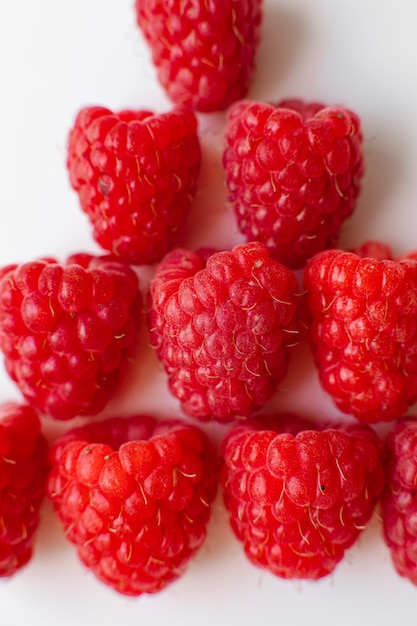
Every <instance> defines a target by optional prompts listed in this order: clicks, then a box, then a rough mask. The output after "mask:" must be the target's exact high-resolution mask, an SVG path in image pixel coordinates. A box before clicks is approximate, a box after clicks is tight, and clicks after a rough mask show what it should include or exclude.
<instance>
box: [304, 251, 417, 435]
mask: <svg viewBox="0 0 417 626" xmlns="http://www.w3.org/2000/svg"><path fill="white" fill-rule="evenodd" d="M305 285H306V288H307V291H308V292H309V293H308V301H309V308H310V313H311V316H312V323H311V327H310V336H311V342H312V346H313V352H314V357H315V360H316V363H317V366H318V370H319V375H320V381H321V383H322V385H323V387H324V389H325V390H326V391H327V392H328V393H329V394H330V395H331V396H332V397H333V399H334V401H335V402H336V404H337V406H338V407H339V408H340V409H341V410H342V411H344V412H345V413H351V414H353V415H355V416H356V417H357V418H358V419H360V420H362V421H364V422H368V423H373V422H378V421H391V420H394V419H398V418H399V417H401V416H402V415H403V414H404V413H405V412H406V410H407V409H408V407H409V406H410V405H411V404H413V403H414V402H415V401H416V400H417V323H416V319H417V263H416V262H415V261H412V260H408V261H406V260H404V261H401V262H398V261H392V260H382V261H377V260H374V259H370V258H363V259H361V258H359V257H358V256H357V255H355V254H352V253H350V252H341V251H339V250H329V251H326V252H322V253H320V254H318V255H316V256H315V257H314V258H313V259H311V260H310V262H309V263H308V265H307V267H306V270H305Z"/></svg>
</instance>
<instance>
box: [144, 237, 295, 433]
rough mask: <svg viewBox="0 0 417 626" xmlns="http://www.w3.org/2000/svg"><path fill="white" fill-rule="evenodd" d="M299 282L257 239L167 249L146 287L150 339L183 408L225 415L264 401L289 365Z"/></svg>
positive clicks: (240, 414)
mask: <svg viewBox="0 0 417 626" xmlns="http://www.w3.org/2000/svg"><path fill="white" fill-rule="evenodd" d="M296 290H297V281H296V279H295V277H294V275H293V274H292V273H291V272H290V270H288V269H287V268H286V267H284V266H282V265H281V264H280V263H278V262H277V261H274V260H272V259H271V258H270V257H269V255H268V251H267V249H266V247H265V246H264V245H262V244H260V243H256V242H255V243H246V244H241V245H238V246H236V247H235V248H233V250H232V251H223V252H216V253H214V254H212V255H211V256H210V257H209V258H208V260H207V261H206V259H203V258H202V257H201V256H199V254H197V253H194V252H190V251H187V250H181V249H178V250H175V251H172V252H171V253H169V254H168V255H167V257H166V258H165V260H164V261H163V262H162V263H161V265H160V267H159V269H157V272H156V275H155V278H154V280H153V282H152V283H151V286H150V295H151V305H152V306H151V311H150V326H151V341H152V344H153V346H154V347H155V348H156V350H157V354H158V356H159V358H160V360H161V361H162V363H163V364H164V367H165V370H166V372H167V374H168V378H169V387H170V390H171V392H172V393H173V394H174V396H176V397H177V398H178V399H179V400H180V402H181V405H182V408H183V410H184V411H185V412H186V413H187V414H189V415H191V416H193V417H196V418H199V419H201V420H210V419H215V420H218V421H222V422H227V421H230V420H233V419H235V418H239V417H246V416H248V415H250V414H251V413H252V412H253V411H254V410H255V409H256V408H258V407H261V406H262V405H264V404H265V402H267V400H269V399H270V398H271V397H272V395H273V394H274V392H275V391H276V389H277V386H278V384H279V382H280V381H281V380H282V379H283V377H284V376H285V374H286V372H287V365H288V355H289V349H290V347H291V346H293V345H296V344H297V341H298V326H297V323H296V321H295V312H296V296H295V295H294V294H295V291H296Z"/></svg>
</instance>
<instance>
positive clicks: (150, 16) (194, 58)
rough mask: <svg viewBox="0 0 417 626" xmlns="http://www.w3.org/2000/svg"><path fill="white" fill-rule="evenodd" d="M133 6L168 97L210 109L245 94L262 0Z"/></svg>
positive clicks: (141, 1)
mask: <svg viewBox="0 0 417 626" xmlns="http://www.w3.org/2000/svg"><path fill="white" fill-rule="evenodd" d="M135 8H136V18H137V23H138V25H139V27H140V29H141V31H142V32H143V34H144V37H145V39H146V41H147V43H148V44H149V46H150V50H151V53H152V60H153V63H154V65H155V66H156V69H157V76H158V79H159V81H160V83H161V85H162V86H163V87H164V88H165V90H166V92H167V94H168V96H169V97H170V98H171V100H173V102H175V103H176V104H180V105H183V106H188V107H191V108H193V109H195V110H197V111H201V112H210V111H219V110H222V109H225V108H227V107H228V106H230V104H232V102H234V101H236V100H238V99H239V98H243V97H244V96H245V95H246V93H247V91H248V89H249V86H250V83H251V79H252V75H253V71H254V66H255V57H256V50H257V47H258V43H259V40H260V26H261V20H262V0H210V2H205V1H203V0H196V1H194V0H193V1H190V0H187V1H186V2H183V1H182V0H172V1H171V2H159V1H157V2H155V0H136V2H135Z"/></svg>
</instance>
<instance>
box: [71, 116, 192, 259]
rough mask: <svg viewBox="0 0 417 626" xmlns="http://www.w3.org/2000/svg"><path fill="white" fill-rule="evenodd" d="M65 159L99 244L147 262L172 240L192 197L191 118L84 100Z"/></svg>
mask: <svg viewBox="0 0 417 626" xmlns="http://www.w3.org/2000/svg"><path fill="white" fill-rule="evenodd" d="M67 166H68V171H69V177H70V182H71V185H72V187H73V188H74V189H75V191H76V192H77V193H78V196H79V200H80V203H81V207H82V209H83V211H84V212H85V213H86V214H87V216H88V217H89V219H90V221H91V224H92V226H93V236H94V238H95V240H96V241H97V242H98V243H99V244H100V246H102V248H104V249H105V250H109V251H111V252H112V253H113V254H116V255H118V256H120V257H122V258H123V259H125V260H126V261H128V262H130V263H135V264H147V263H154V262H155V261H158V260H159V259H160V258H161V257H162V256H163V255H164V254H165V252H166V251H167V250H168V249H169V248H170V247H171V246H172V245H173V244H174V243H175V242H176V240H177V238H178V236H179V232H180V231H181V228H182V226H183V224H184V222H185V219H186V216H187V214H188V211H189V209H190V206H191V203H192V200H193V199H194V193H195V188H196V183H197V177H198V173H199V169H200V145H199V141H198V137H197V121H196V118H195V116H194V115H193V113H191V112H190V111H181V110H177V111H172V112H169V113H164V114H161V115H155V114H153V113H151V112H149V111H122V112H120V113H112V112H111V111H109V109H106V108H103V107H87V108H84V109H82V110H81V111H80V112H79V113H78V115H77V118H76V120H75V124H74V126H73V128H72V130H71V132H70V135H69V142H68V157H67Z"/></svg>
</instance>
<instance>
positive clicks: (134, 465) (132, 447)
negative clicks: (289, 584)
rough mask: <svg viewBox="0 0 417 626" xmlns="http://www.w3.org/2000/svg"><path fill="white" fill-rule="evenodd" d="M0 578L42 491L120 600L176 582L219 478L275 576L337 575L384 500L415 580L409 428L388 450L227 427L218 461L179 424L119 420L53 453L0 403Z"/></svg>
mask: <svg viewBox="0 0 417 626" xmlns="http://www.w3.org/2000/svg"><path fill="white" fill-rule="evenodd" d="M0 417H1V422H0V427H1V429H0V446H1V455H2V456H1V458H0V478H1V483H0V498H1V499H0V510H1V518H0V519H1V528H0V576H3V577H4V576H11V575H13V574H15V573H16V572H17V571H18V570H19V569H21V568H22V567H23V566H25V565H26V564H27V563H28V561H29V559H30V558H31V556H32V549H33V542H34V535H35V532H36V529H37V527H38V525H39V521H40V507H41V503H42V500H43V497H44V495H45V494H47V495H48V497H49V498H50V500H51V501H52V504H53V506H54V509H55V511H56V513H57V515H58V517H59V520H60V522H61V523H62V526H63V528H64V530H65V533H66V537H67V539H68V540H69V541H70V542H71V543H73V544H74V545H75V546H76V549H77V553H78V556H79V558H80V560H81V562H82V563H83V564H84V565H85V566H86V567H87V568H89V569H90V570H91V571H92V572H93V573H94V574H95V576H96V577H97V578H98V579H99V580H100V581H102V582H103V583H105V584H106V585H109V586H110V587H112V588H113V589H114V590H116V591H117V592H119V593H121V594H125V595H131V596H138V595H141V594H143V593H155V592H158V591H160V590H162V589H164V588H165V587H166V586H167V585H169V584H170V583H171V582H172V581H174V580H176V579H178V578H179V577H180V576H181V575H182V574H183V573H184V572H185V571H186V568H187V565H188V563H189V561H190V559H191V558H192V557H193V555H194V554H195V553H196V552H197V551H198V550H199V548H200V547H201V546H202V544H203V542H204V540H205V538H206V535H207V524H208V521H209V519H210V513H211V507H212V503H213V501H214V499H215V496H216V492H217V486H218V482H219V480H220V483H221V485H222V487H223V496H224V503H225V506H226V508H227V510H228V512H229V515H230V521H231V526H232V529H233V532H234V533H235V535H236V537H237V539H238V540H239V541H240V542H241V543H242V545H243V547H244V550H245V554H246V555H247V557H248V559H249V560H250V561H251V562H252V563H253V564H255V565H256V566H259V567H261V568H267V569H268V570H269V571H270V572H272V573H273V574H274V575H276V576H279V577H281V578H300V579H309V580H317V579H319V578H322V577H323V576H327V575H328V574H330V573H331V572H332V571H334V569H335V567H336V566H337V564H338V563H339V562H340V561H341V560H342V559H343V557H344V554H345V551H346V550H347V549H349V548H350V547H351V546H352V545H353V544H354V543H355V541H356V540H357V539H358V537H359V535H360V533H361V532H362V530H363V529H364V528H365V527H366V525H367V523H368V522H369V520H370V519H371V516H372V515H373V512H374V509H375V506H376V504H377V503H378V502H379V501H380V500H381V501H382V507H381V510H382V518H383V529H384V537H385V540H386V543H387V545H388V546H389V547H390V549H391V552H392V557H393V561H394V563H395V567H396V568H397V571H398V572H399V573H400V574H401V575H403V576H406V577H407V578H409V579H410V580H411V581H412V582H413V583H415V584H417V560H416V558H415V554H416V545H417V529H416V525H415V524H414V520H415V517H416V514H415V510H416V507H415V497H416V496H415V492H416V488H415V483H416V476H417V461H416V458H417V418H409V419H407V420H402V421H400V422H398V423H397V425H396V426H395V427H394V428H393V429H392V430H391V432H390V433H389V436H388V440H387V444H386V445H384V443H383V442H382V440H381V439H380V438H379V437H378V435H377V434H376V433H375V432H374V431H373V430H372V429H371V428H370V427H369V426H367V425H363V424H359V423H358V424H348V425H347V424H331V425H330V424H329V425H327V426H325V425H323V426H322V427H321V428H318V427H317V425H315V424H313V423H311V422H309V421H307V420H305V419H304V420H303V419H301V418H299V417H298V416H296V415H292V414H274V415H260V416H258V417H257V418H256V419H252V420H248V421H247V422H244V423H242V424H236V425H234V426H233V427H232V428H231V429H230V430H229V431H228V433H227V434H226V436H225V437H224V439H223V441H222V444H221V459H220V463H219V461H218V459H217V455H216V453H215V452H214V448H213V446H212V444H211V443H210V441H209V439H208V437H207V436H206V435H205V434H204V433H203V432H202V431H201V430H200V429H199V428H198V427H196V426H194V425H193V424H190V423H187V422H186V421H184V420H180V419H177V418H175V419H170V420H156V419H154V418H152V417H150V416H148V415H135V416H132V417H129V418H126V417H125V418H121V417H114V418H108V419H106V420H102V421H99V422H94V423H91V424H88V425H85V426H83V427H78V428H73V429H71V430H69V431H68V432H67V433H65V434H64V435H62V436H61V437H59V438H58V439H57V440H56V441H55V442H54V443H53V444H52V445H51V446H50V448H49V452H48V443H47V441H46V439H45V437H44V436H43V435H42V433H41V426H40V420H39V417H38V415H37V413H36V412H35V410H34V409H33V408H31V407H29V406H28V405H24V404H18V403H8V404H5V405H3V406H1V407H0Z"/></svg>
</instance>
